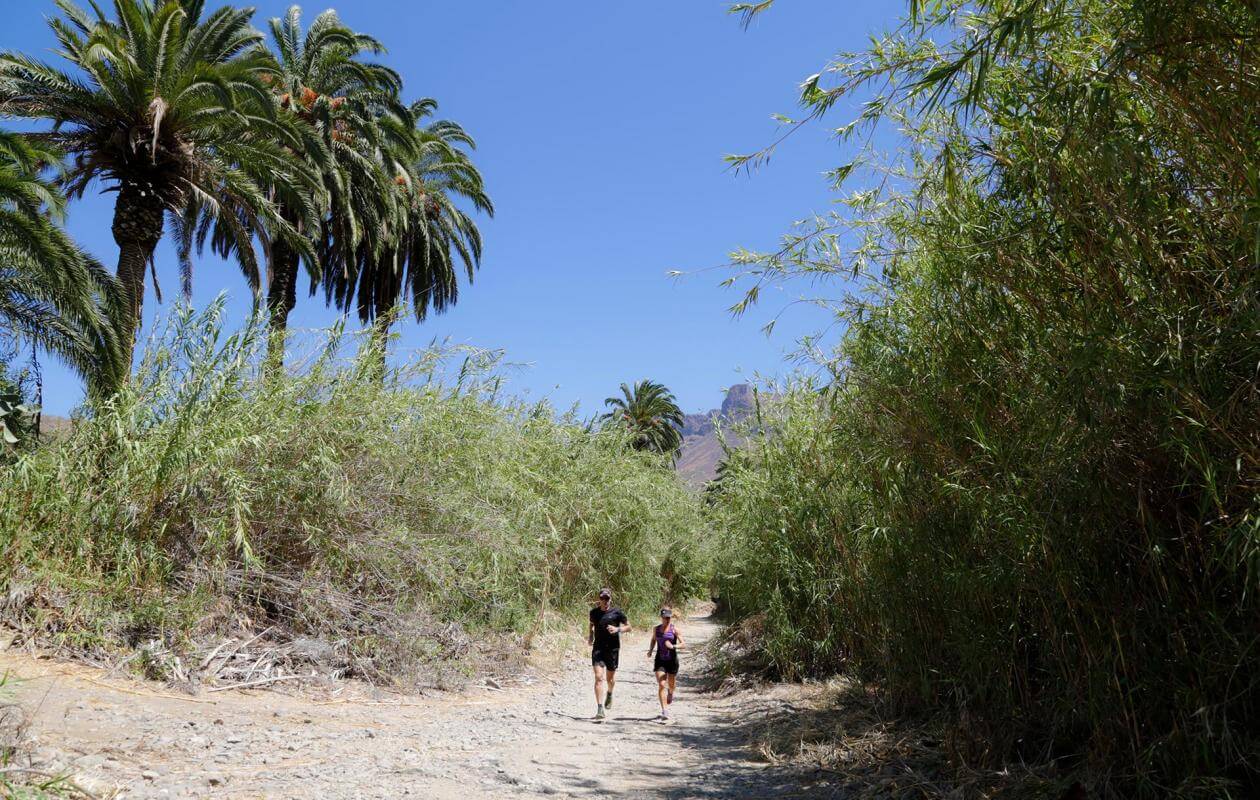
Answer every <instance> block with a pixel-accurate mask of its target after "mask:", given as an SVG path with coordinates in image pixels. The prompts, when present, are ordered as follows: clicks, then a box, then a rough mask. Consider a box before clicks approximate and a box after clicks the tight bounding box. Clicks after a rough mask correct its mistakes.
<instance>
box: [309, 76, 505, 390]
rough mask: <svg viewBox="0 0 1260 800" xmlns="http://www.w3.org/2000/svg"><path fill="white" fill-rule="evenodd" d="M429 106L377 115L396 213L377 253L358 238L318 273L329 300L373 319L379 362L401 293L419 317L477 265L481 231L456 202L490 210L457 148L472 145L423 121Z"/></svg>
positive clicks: (444, 304)
mask: <svg viewBox="0 0 1260 800" xmlns="http://www.w3.org/2000/svg"><path fill="white" fill-rule="evenodd" d="M436 109H437V102H436V101H434V100H432V99H424V100H420V101H418V102H416V103H413V104H412V105H411V107H410V108H408V109H406V110H405V111H406V113H404V114H400V115H391V116H388V117H382V118H381V119H379V120H378V126H379V128H380V130H381V134H382V144H383V156H384V159H385V165H386V169H387V170H388V173H389V174H392V176H393V183H394V191H395V193H396V197H397V201H398V208H399V211H400V213H399V215H398V216H397V217H396V219H395V220H394V227H393V228H392V229H389V230H387V231H385V232H384V233H383V235H382V237H381V241H382V242H384V245H385V246H384V248H383V250H382V251H381V252H379V254H374V253H373V252H371V250H370V247H371V246H370V245H369V244H364V245H361V246H360V248H359V252H358V258H357V259H356V260H355V261H354V262H352V263H347V264H341V265H338V267H339V268H336V269H325V272H324V291H325V296H326V297H327V299H328V302H329V303H331V304H333V305H335V306H337V307H338V308H341V309H343V310H345V311H349V310H350V309H351V308H354V309H356V310H357V311H358V314H359V319H360V320H362V321H363V322H365V323H373V339H374V342H375V347H376V349H377V351H378V354H379V358H381V359H382V360H383V359H384V356H385V350H384V348H385V342H386V340H387V338H388V329H389V325H390V324H391V322H392V321H393V319H394V315H393V313H392V312H393V310H394V308H395V307H396V306H398V305H399V303H400V302H401V301H402V300H403V298H404V295H405V296H406V297H407V299H408V300H409V301H410V304H411V306H412V310H413V313H414V314H415V317H416V321H417V322H422V321H423V320H424V319H425V318H426V317H427V315H428V313H429V311H430V310H432V311H433V312H435V313H439V314H440V313H442V312H444V311H446V310H447V309H448V308H449V307H451V306H453V305H455V303H456V302H458V301H459V272H460V267H461V266H462V267H463V272H464V274H465V277H466V279H467V280H468V282H470V283H471V282H472V279H473V274H474V272H475V271H476V269H477V267H478V266H480V263H481V232H480V231H479V230H478V228H477V224H476V222H474V221H473V218H472V217H471V216H470V215H469V214H468V212H466V211H464V210H463V209H462V208H461V207H460V206H459V203H460V202H466V203H469V204H471V205H472V207H473V208H474V209H475V210H477V211H480V212H483V213H485V214H486V215H488V216H491V217H493V216H494V205H493V203H492V202H491V200H490V197H489V196H488V195H487V194H486V191H485V186H484V183H483V181H482V177H481V173H480V172H479V171H478V170H477V168H476V167H475V166H474V165H473V163H472V161H471V159H470V158H469V157H468V154H467V152H465V151H464V150H463V149H462V148H463V147H468V148H470V149H471V148H475V147H476V144H475V143H474V141H473V139H472V137H470V136H469V135H468V134H467V133H466V132H465V131H464V129H463V128H461V127H460V126H459V125H457V124H456V123H454V122H450V121H445V120H439V121H435V122H430V123H428V124H425V122H424V120H425V119H426V118H428V117H429V116H430V115H432V113H433V112H434V111H435V110H436ZM382 367H383V363H382Z"/></svg>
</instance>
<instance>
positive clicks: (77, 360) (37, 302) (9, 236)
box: [0, 131, 126, 393]
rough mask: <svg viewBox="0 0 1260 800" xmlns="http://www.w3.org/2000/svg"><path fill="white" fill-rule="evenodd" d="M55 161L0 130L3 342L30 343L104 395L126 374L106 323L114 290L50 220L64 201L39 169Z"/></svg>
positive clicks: (0, 315)
mask: <svg viewBox="0 0 1260 800" xmlns="http://www.w3.org/2000/svg"><path fill="white" fill-rule="evenodd" d="M59 160H60V154H59V153H57V151H55V150H52V149H50V148H48V147H47V146H45V145H42V144H40V143H39V142H33V141H30V140H28V139H25V138H23V137H21V136H18V135H17V134H13V133H8V132H5V131H0V321H3V323H4V331H3V332H0V344H9V345H14V346H16V345H17V344H19V343H21V342H22V341H33V342H34V343H35V344H37V345H39V346H40V347H43V348H44V349H46V350H48V351H50V352H52V353H54V354H55V355H56V356H58V357H59V358H60V359H61V360H62V361H63V362H65V363H66V364H67V365H68V366H69V367H70V368H71V369H73V370H75V371H76V372H78V373H79V375H80V376H82V377H83V378H84V379H86V381H87V383H88V388H89V390H90V391H91V392H93V393H99V392H105V391H109V390H110V389H112V388H113V387H114V386H116V385H117V384H118V383H119V382H120V381H121V380H122V377H123V375H125V374H126V367H124V366H123V364H122V356H121V351H120V349H119V346H118V336H117V334H116V332H115V329H114V326H113V324H112V322H111V320H110V314H111V312H112V310H113V309H114V308H115V307H116V305H117V303H118V288H117V284H116V282H115V281H114V280H113V279H112V278H111V277H110V276H109V275H108V274H107V273H106V272H105V270H104V269H103V268H102V267H101V266H100V265H99V264H97V263H96V262H95V261H94V260H93V259H92V258H90V257H89V256H87V255H86V254H85V253H83V251H82V250H80V249H79V248H78V247H77V246H76V245H75V244H74V242H72V241H71V240H70V238H69V237H68V236H67V235H66V234H65V232H64V231H63V230H62V229H61V228H60V227H58V226H57V224H56V222H55V220H56V219H57V218H59V217H60V216H61V215H62V213H63V211H64V208H65V199H64V198H63V197H62V195H61V194H60V193H59V192H58V191H57V188H56V187H55V186H53V185H52V184H51V183H50V182H48V181H47V180H45V179H44V178H43V177H41V175H40V171H41V169H43V168H44V167H46V166H47V165H49V164H55V163H57V162H58V161H59ZM6 340H7V341H6Z"/></svg>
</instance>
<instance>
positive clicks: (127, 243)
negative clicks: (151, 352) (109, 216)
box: [112, 182, 165, 363]
mask: <svg viewBox="0 0 1260 800" xmlns="http://www.w3.org/2000/svg"><path fill="white" fill-rule="evenodd" d="M164 213H165V209H164V207H163V205H162V201H161V200H160V199H159V198H158V196H157V195H156V194H155V193H154V192H153V190H152V189H150V188H148V187H147V185H140V184H135V183H127V182H124V183H123V184H122V186H121V187H120V188H119V191H118V201H117V202H116V203H115V204H114V224H113V228H112V230H113V233H114V242H115V243H116V244H117V245H118V273H117V274H118V282H119V283H120V284H122V291H123V307H122V309H121V315H122V317H123V318H122V319H121V320H119V321H118V322H119V324H118V332H119V339H120V340H121V346H122V348H123V354H124V356H125V357H126V359H127V363H130V357H131V355H132V354H133V353H134V352H135V349H136V334H137V332H138V331H139V330H140V322H141V319H142V317H141V312H142V311H143V309H144V272H145V269H146V268H147V267H148V266H149V262H150V261H151V260H152V259H153V251H154V250H156V249H157V244H158V241H159V240H160V239H161V238H162V223H163V214H164Z"/></svg>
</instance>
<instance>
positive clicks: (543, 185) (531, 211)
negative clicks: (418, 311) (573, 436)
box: [0, 0, 904, 414]
mask: <svg viewBox="0 0 1260 800" xmlns="http://www.w3.org/2000/svg"><path fill="white" fill-rule="evenodd" d="M208 5H209V6H210V7H212V8H213V7H217V5H218V3H216V2H214V0H211V2H210V3H209V4H208ZM288 5H289V3H284V2H272V1H271V0H268V1H267V2H261V3H258V4H257V7H258V13H257V16H256V17H255V24H256V25H258V26H259V27H263V25H264V23H265V21H266V19H268V18H270V17H272V16H277V15H279V14H281V13H282V12H283V10H284V9H285V8H287V7H288ZM328 5H330V4H329V3H327V2H322V3H317V4H310V5H305V6H304V7H303V8H304V11H305V18H306V19H307V20H308V21H309V19H311V18H313V17H314V16H315V14H317V13H318V12H320V11H322V10H323V9H324V8H326V7H328ZM331 5H333V6H334V7H336V8H338V10H339V11H340V12H341V16H342V17H343V19H344V20H345V21H346V22H347V23H348V24H350V25H351V26H352V27H354V28H356V29H358V30H361V31H364V32H367V33H371V34H374V35H376V36H377V37H378V38H379V39H381V40H382V41H383V42H384V43H385V44H386V46H387V47H388V48H389V53H388V54H387V55H386V56H385V57H384V58H383V60H384V61H386V62H387V63H389V64H390V65H392V66H393V67H395V68H396V69H398V70H399V71H400V72H401V73H402V75H403V76H404V79H405V81H406V91H407V94H408V95H409V96H411V97H418V96H432V97H435V98H437V99H438V101H439V102H440V105H441V108H440V112H441V113H440V116H442V117H446V118H449V119H454V120H457V121H458V122H460V123H461V124H463V125H464V127H465V128H466V129H467V130H468V131H469V132H470V133H472V134H473V136H474V137H475V138H476V139H477V141H478V145H479V147H478V151H477V154H476V160H477V162H478V164H479V165H480V167H481V169H482V172H483V173H484V175H485V178H486V183H487V186H488V188H489V191H490V194H491V196H492V197H493V199H494V201H495V203H496V205H497V207H498V214H497V216H496V217H495V219H494V220H487V221H483V233H484V236H485V240H486V254H485V260H484V262H483V264H482V269H481V271H480V273H479V274H478V276H477V280H476V282H475V284H474V285H473V286H472V287H471V288H467V289H465V290H464V291H463V292H462V293H461V301H460V304H459V305H458V307H457V308H455V309H454V310H453V311H450V312H448V313H447V314H445V315H442V316H436V317H431V318H430V319H429V321H427V322H426V323H425V324H423V325H417V324H416V323H415V322H414V321H408V322H407V323H405V324H404V325H403V326H402V327H401V328H400V330H401V332H402V334H403V338H402V342H401V345H402V346H404V347H421V346H423V345H425V344H427V343H428V342H429V341H431V340H433V339H438V340H442V339H446V338H448V337H449V338H450V339H451V340H453V341H454V342H457V343H468V344H473V345H477V346H483V347H490V348H502V349H504V350H506V353H507V357H508V359H509V360H511V361H513V362H523V363H526V364H528V365H529V366H528V368H526V369H524V370H520V371H516V372H513V373H512V388H513V390H514V391H515V392H516V393H518V394H526V395H528V396H529V397H532V398H540V397H548V398H550V399H552V400H553V402H555V404H556V405H557V406H559V407H561V408H566V407H568V406H569V405H571V404H572V403H574V402H578V403H580V404H581V407H582V411H583V412H584V413H588V414H589V413H593V412H595V411H598V410H599V408H600V404H601V403H602V400H603V398H604V397H606V396H608V395H610V394H612V393H614V391H615V390H616V387H617V385H618V384H619V383H621V382H622V381H630V380H635V379H638V378H641V377H651V378H653V379H655V380H659V381H662V382H664V383H665V384H666V385H668V386H669V387H670V388H672V389H673V390H674V392H675V393H676V395H677V396H678V399H679V401H680V404H681V405H682V406H683V408H684V410H687V411H698V410H702V409H707V408H711V407H714V406H715V405H717V404H718V403H719V402H720V399H721V390H722V388H723V387H725V386H728V385H730V384H732V383H736V382H739V381H740V380H742V379H743V378H744V376H748V375H751V374H753V373H762V374H777V373H782V372H783V371H785V370H786V369H787V368H788V366H787V365H786V364H785V363H784V360H783V356H784V354H785V353H786V352H788V351H790V350H791V349H792V348H793V346H794V340H795V338H796V337H797V336H799V335H800V334H802V333H806V332H810V331H812V330H814V329H816V328H818V327H820V326H821V324H822V322H823V321H822V320H821V319H820V318H819V317H818V316H817V313H818V312H814V313H813V314H811V313H810V312H808V311H799V310H798V311H794V312H792V313H791V314H789V316H788V317H787V318H786V321H785V322H783V323H780V325H779V327H778V328H777V329H776V332H775V334H774V336H773V338H770V339H767V338H766V337H765V336H764V335H763V334H762V333H761V331H760V328H761V325H762V324H763V323H764V322H765V321H766V319H768V318H769V316H770V315H771V314H772V312H774V311H777V310H778V308H779V307H780V306H782V305H783V304H784V303H785V302H787V301H789V300H791V299H793V296H792V295H790V294H784V295H781V296H779V297H775V296H768V297H766V298H765V299H763V301H762V304H761V308H760V309H759V310H757V311H755V312H754V313H752V314H750V315H748V316H746V317H743V318H740V319H732V318H731V316H730V314H729V313H727V311H726V309H727V307H728V306H730V305H731V303H733V302H734V301H735V300H737V299H738V298H737V296H736V295H735V294H734V293H733V292H732V291H731V290H727V289H722V288H720V287H719V286H718V285H717V284H718V282H719V281H720V280H721V279H722V278H724V277H726V276H725V274H723V273H721V272H716V271H706V272H700V273H699V274H696V275H692V276H690V277H687V278H684V279H682V280H681V281H680V280H674V279H670V278H668V277H667V276H666V272H667V271H668V270H670V269H682V270H701V269H703V268H705V267H711V266H716V265H720V264H722V263H724V262H725V261H726V255H727V254H728V253H729V252H730V251H731V250H734V249H735V248H737V247H740V246H747V247H751V248H767V247H771V246H773V245H774V243H775V241H776V240H777V238H778V236H779V235H780V234H781V233H783V232H784V231H785V230H786V229H787V228H788V226H789V225H790V224H791V222H792V221H793V220H795V219H800V218H802V217H805V216H807V215H808V214H809V213H811V212H813V211H822V210H825V209H826V208H827V207H828V206H829V205H830V203H831V202H832V200H833V197H831V196H830V195H829V193H828V191H827V188H826V185H825V182H824V180H823V179H822V177H821V173H822V171H823V170H825V169H827V168H829V167H833V166H836V165H838V164H841V163H844V161H845V160H847V159H846V158H845V154H844V153H842V152H841V151H840V150H839V147H838V146H837V145H836V143H834V142H832V141H830V140H829V139H828V137H827V134H826V130H825V128H824V127H821V126H820V127H814V128H811V129H806V130H804V131H803V132H801V133H800V134H799V135H797V136H795V137H794V138H793V139H791V140H790V144H789V145H788V146H786V147H785V148H784V149H782V150H780V151H779V153H778V154H777V155H776V157H775V158H774V160H773V161H772V162H771V163H770V164H769V165H768V166H767V167H764V168H762V169H761V170H760V171H758V172H756V173H754V174H753V175H752V176H744V175H738V176H737V175H734V174H732V173H730V172H728V171H726V169H725V165H724V164H723V162H722V156H723V154H725V153H730V152H747V151H750V150H755V149H757V148H758V147H759V146H761V145H764V144H766V143H768V142H769V141H770V140H771V139H772V137H773V136H774V135H775V133H776V131H777V125H776V124H775V123H774V122H773V121H772V120H771V119H770V115H771V114H772V113H774V112H780V113H786V114H792V113H794V112H795V111H796V107H795V91H796V85H797V83H798V82H799V81H800V80H801V79H803V78H804V77H805V76H807V75H809V74H811V73H813V72H815V71H817V70H818V69H819V68H820V67H821V66H822V64H823V63H824V62H825V60H826V59H827V58H828V57H829V56H831V55H833V54H834V53H836V52H838V51H840V50H845V49H860V48H862V47H863V45H864V44H865V43H866V41H867V37H868V36H869V35H870V34H872V33H875V32H879V31H882V30H883V29H885V28H886V27H888V26H889V25H891V24H892V22H893V20H894V19H895V18H896V17H897V16H898V15H899V14H900V13H901V12H902V11H903V10H904V4H903V3H902V2H900V1H899V0H883V2H879V1H877V0H864V1H863V2H858V1H857V0H844V1H842V0H783V2H781V3H780V4H778V5H777V6H776V8H775V9H774V10H773V11H772V12H771V13H769V14H766V15H764V16H763V17H762V18H760V19H759V20H758V21H757V22H756V23H755V24H754V25H753V27H752V28H751V29H750V30H747V31H745V30H743V29H742V28H741V27H740V25H739V23H738V20H737V19H736V18H735V17H732V16H730V15H728V14H727V13H726V8H727V3H726V2H725V0H683V1H681V2H680V1H678V0H675V1H674V2H631V3H605V2H591V0H564V1H563V2H561V1H560V0H547V2H541V3H525V2H508V1H507V0H459V2H437V0H424V1H419V0H408V1H406V2H404V0H345V1H344V2H342V3H340V4H339V5H338V4H331ZM5 11H6V18H7V19H6V25H5V26H4V28H3V29H2V30H0V48H4V49H10V48H11V49H20V50H24V51H27V52H30V53H34V54H37V55H39V56H41V57H45V58H49V59H52V60H55V57H54V56H52V55H51V53H50V50H51V47H52V46H53V41H52V37H51V35H50V33H49V31H48V29H47V26H46V25H45V22H44V17H45V15H48V14H52V13H53V12H54V6H53V3H52V2H51V0H22V2H20V3H13V4H6V8H5ZM113 197H114V195H112V194H105V195H98V196H89V197H87V198H85V199H84V200H83V201H80V202H78V203H76V204H74V205H73V206H72V208H71V216H70V221H69V228H70V230H71V233H72V234H73V235H74V236H75V237H76V238H77V239H78V241H80V242H81V243H82V244H83V245H84V246H85V247H87V248H88V249H89V250H90V251H92V252H93V253H94V254H96V255H97V256H98V257H99V258H101V259H102V260H103V261H104V262H105V263H106V264H108V265H110V266H111V267H112V265H113V264H114V261H115V256H116V250H115V248H114V244H113V241H112V238H111V236H110V232H109V228H110V214H111V210H112V204H113ZM158 274H159V278H160V281H161V283H162V287H163V291H164V296H165V298H166V304H165V306H159V305H158V304H157V303H156V301H155V298H154V297H153V295H152V290H150V295H149V297H148V298H147V300H146V305H145V316H146V319H147V320H151V319H152V317H153V315H154V314H155V313H164V312H165V311H167V310H169V308H170V304H171V301H172V298H173V297H175V296H176V294H177V292H178V286H179V281H178V278H177V273H176V270H175V259H174V254H173V250H172V249H171V247H170V245H169V244H168V243H164V244H163V245H162V247H161V248H160V250H159V254H158ZM301 288H302V290H303V294H302V296H301V297H300V298H299V302H298V308H297V310H296V311H295V313H294V316H293V320H292V323H291V324H293V325H296V326H301V327H322V326H326V325H328V324H330V323H331V322H333V321H334V319H335V315H334V313H333V312H331V311H329V310H327V309H325V308H324V307H323V303H322V298H321V297H314V298H307V297H306V296H305V293H304V290H305V283H304V282H303V284H302V287H301ZM194 289H195V292H194V302H195V303H196V304H199V305H201V304H204V303H206V302H208V301H209V300H210V299H212V298H213V297H215V296H216V295H217V294H218V293H219V292H220V291H223V290H226V291H228V292H229V293H230V296H231V308H232V313H233V319H234V320H239V319H241V318H242V315H243V314H245V313H246V310H247V309H248V288H247V287H246V286H245V283H244V280H243V279H242V278H241V277H240V274H239V272H237V271H236V269H235V267H234V266H232V265H229V264H224V263H222V262H220V261H218V260H217V259H214V258H212V257H203V258H201V259H199V260H198V263H197V269H196V273H195V287H194ZM44 366H45V408H46V410H48V411H50V412H52V413H61V414H64V413H66V412H67V411H69V410H70V409H71V408H72V407H74V406H75V405H76V404H78V403H79V402H80V401H81V399H82V389H81V388H80V386H79V383H78V381H77V380H76V379H75V378H74V377H73V376H72V375H70V374H69V373H67V372H66V371H65V370H64V369H63V368H61V367H60V366H59V365H57V364H55V363H54V362H53V361H52V359H45V364H44Z"/></svg>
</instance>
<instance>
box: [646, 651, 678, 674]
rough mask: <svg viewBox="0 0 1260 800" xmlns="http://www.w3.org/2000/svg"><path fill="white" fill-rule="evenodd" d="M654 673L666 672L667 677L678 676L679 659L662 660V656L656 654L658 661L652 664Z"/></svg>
mask: <svg viewBox="0 0 1260 800" xmlns="http://www.w3.org/2000/svg"><path fill="white" fill-rule="evenodd" d="M652 671H653V672H664V673H665V674H666V675H677V674H678V658H677V657H674V658H661V654H660V653H657V654H656V661H654V662H653V663H652Z"/></svg>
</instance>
